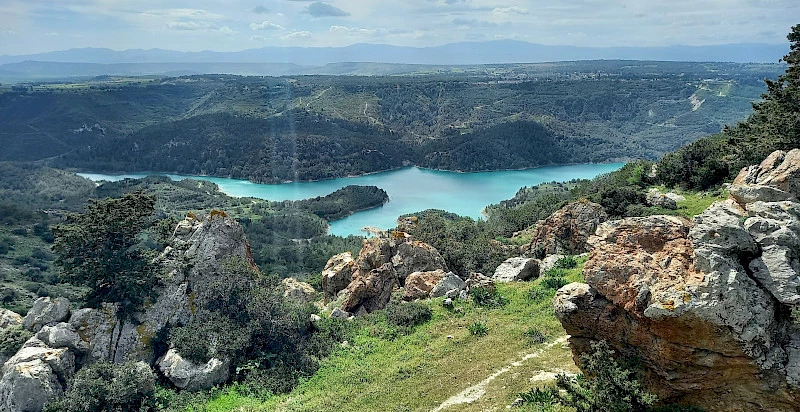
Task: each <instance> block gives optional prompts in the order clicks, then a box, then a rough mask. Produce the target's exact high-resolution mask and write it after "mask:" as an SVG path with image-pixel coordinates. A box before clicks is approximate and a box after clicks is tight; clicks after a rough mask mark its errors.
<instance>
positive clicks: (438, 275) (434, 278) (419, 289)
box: [403, 269, 445, 300]
mask: <svg viewBox="0 0 800 412" xmlns="http://www.w3.org/2000/svg"><path fill="white" fill-rule="evenodd" d="M444 276H445V272H444V271H443V270H441V269H438V270H433V271H429V272H414V273H412V274H410V275H408V277H406V285H405V288H406V290H405V292H404V293H403V300H417V299H425V298H428V297H430V294H431V291H432V290H433V288H434V287H436V285H437V284H438V283H439V282H440V281H441V280H442V279H444Z"/></svg>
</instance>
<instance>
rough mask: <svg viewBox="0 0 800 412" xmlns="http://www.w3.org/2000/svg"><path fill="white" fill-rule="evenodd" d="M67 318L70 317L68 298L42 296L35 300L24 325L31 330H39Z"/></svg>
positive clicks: (23, 321)
mask: <svg viewBox="0 0 800 412" xmlns="http://www.w3.org/2000/svg"><path fill="white" fill-rule="evenodd" d="M67 319H69V301H68V300H67V299H65V298H55V299H51V298H49V297H42V298H39V299H36V301H35V302H33V307H31V310H30V311H28V314H27V315H25V318H24V319H23V320H22V325H23V326H24V327H25V329H28V330H29V331H31V332H38V331H39V330H40V329H41V328H42V327H43V326H47V325H55V324H56V323H59V322H64V321H66V320H67Z"/></svg>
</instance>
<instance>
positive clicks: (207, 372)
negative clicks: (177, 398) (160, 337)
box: [158, 349, 230, 391]
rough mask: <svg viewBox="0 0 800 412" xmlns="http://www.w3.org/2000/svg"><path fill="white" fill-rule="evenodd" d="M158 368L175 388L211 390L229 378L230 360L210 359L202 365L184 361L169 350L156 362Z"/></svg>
mask: <svg viewBox="0 0 800 412" xmlns="http://www.w3.org/2000/svg"><path fill="white" fill-rule="evenodd" d="M158 368H159V370H160V371H161V372H162V373H163V374H164V376H166V377H167V379H169V380H170V382H172V383H173V384H174V385H175V386H177V387H178V388H180V389H184V390H187V391H200V390H206V389H211V388H213V387H214V386H216V385H219V384H221V383H224V382H225V381H227V380H228V377H229V376H230V371H229V369H230V360H219V359H217V358H212V359H210V360H209V361H208V362H206V363H204V364H196V363H194V362H192V361H190V360H187V359H184V358H183V357H182V356H181V355H180V354H179V353H178V352H177V351H175V349H170V350H169V351H167V353H166V354H165V355H164V356H162V357H161V358H160V359H159V360H158Z"/></svg>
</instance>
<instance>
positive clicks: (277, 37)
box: [0, 0, 800, 56]
mask: <svg viewBox="0 0 800 412" xmlns="http://www.w3.org/2000/svg"><path fill="white" fill-rule="evenodd" d="M798 16H800V4H798V3H797V2H795V1H789V0H731V1H726V2H719V1H710V0H703V1H690V0H678V1H675V2H669V3H664V2H656V1H640V2H635V3H631V2H625V1H620V0H611V1H597V0H576V1H571V2H569V3H568V4H563V3H561V4H552V3H550V2H545V1H541V0H525V1H515V2H510V1H486V0H409V1H406V2H393V3H387V2H365V1H363V0H332V1H327V2H323V1H313V0H269V1H267V0H229V1H225V2H219V1H211V0H194V1H188V0H164V1H161V0H159V1H156V0H142V1H139V2H136V4H131V3H129V2H122V3H121V2H119V1H112V0H63V1H59V2H58V3H53V2H49V1H43V0H7V1H4V2H3V4H2V5H0V55H6V56H14V55H29V54H37V53H44V52H52V51H63V50H69V49H74V48H87V47H91V48H107V49H111V50H139V49H141V50H150V49H162V50H175V51H181V52H187V51H216V52H235V51H242V50H250V49H258V48H261V47H265V46H278V47H281V46H285V47H293V46H299V47H343V46H349V45H354V44H359V43H367V44H385V45H393V46H410V47H428V46H440V45H444V44H450V43H457V42H465V41H476V42H485V41H490V40H503V39H508V40H520V41H525V42H528V43H532V44H541V45H547V46H580V47H603V48H606V47H668V46H710V45H727V44H742V43H746V44H785V43H786V33H788V32H789V30H790V28H791V26H792V25H793V24H795V23H796V21H795V20H796V18H797V17H798Z"/></svg>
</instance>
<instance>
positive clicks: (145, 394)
mask: <svg viewBox="0 0 800 412" xmlns="http://www.w3.org/2000/svg"><path fill="white" fill-rule="evenodd" d="M154 391H155V376H154V375H153V372H152V370H150V367H148V366H147V365H145V364H143V363H137V362H133V361H129V362H126V363H123V364H113V363H109V362H98V363H95V364H92V365H89V366H86V367H84V368H83V369H81V370H80V371H78V373H76V374H75V377H74V378H73V379H72V382H71V383H70V385H69V390H67V392H66V393H65V394H64V397H63V398H61V399H58V400H56V401H53V402H50V403H48V404H47V405H45V408H44V411H45V412H140V411H142V412H143V411H150V410H153V409H152V408H153V406H154V405H153V402H154V397H153V394H154Z"/></svg>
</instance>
